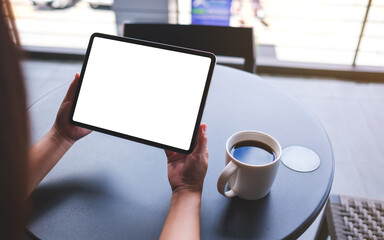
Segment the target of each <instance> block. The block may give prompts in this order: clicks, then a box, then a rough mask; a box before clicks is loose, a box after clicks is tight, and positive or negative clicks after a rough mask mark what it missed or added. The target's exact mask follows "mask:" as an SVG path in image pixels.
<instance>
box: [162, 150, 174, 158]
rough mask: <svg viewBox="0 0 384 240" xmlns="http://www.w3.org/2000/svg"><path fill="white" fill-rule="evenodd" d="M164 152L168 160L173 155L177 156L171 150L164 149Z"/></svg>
mask: <svg viewBox="0 0 384 240" xmlns="http://www.w3.org/2000/svg"><path fill="white" fill-rule="evenodd" d="M164 152H165V155H166V156H167V158H169V157H171V156H172V155H173V154H175V152H172V151H169V150H166V149H164Z"/></svg>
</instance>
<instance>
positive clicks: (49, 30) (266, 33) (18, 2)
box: [11, 0, 384, 67]
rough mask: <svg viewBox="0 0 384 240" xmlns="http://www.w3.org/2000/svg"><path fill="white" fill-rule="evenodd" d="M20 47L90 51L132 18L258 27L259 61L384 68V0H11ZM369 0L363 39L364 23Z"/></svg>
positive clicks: (149, 20) (116, 32) (255, 30)
mask: <svg viewBox="0 0 384 240" xmlns="http://www.w3.org/2000/svg"><path fill="white" fill-rule="evenodd" d="M11 3H12V5H13V9H14V13H15V17H16V25H17V27H18V29H19V32H20V39H21V44H22V45H23V46H30V47H56V48H72V49H85V48H86V46H87V42H88V39H89V36H90V34H91V33H93V32H103V33H109V34H118V33H120V28H121V24H122V23H123V22H124V21H127V22H162V23H179V24H191V23H194V24H212V25H230V26H234V27H237V26H250V27H254V33H255V41H256V44H257V46H258V50H259V51H258V64H259V65H265V64H267V65H268V64H269V63H270V64H272V65H273V64H275V60H278V61H282V62H299V63H317V64H338V65H353V64H355V65H357V66H379V67H382V66H384V44H383V40H384V0H373V1H363V0H337V1H335V0H290V1H285V0H232V1H231V0H192V1H191V0H157V1H151V0H127V1H124V0H11ZM368 4H369V5H370V8H369V14H368V15H367V19H366V24H365V28H364V32H363V35H362V37H361V43H360V46H359V49H358V50H357V46H358V42H359V37H360V34H361V32H362V28H363V23H364V20H365V15H366V11H367V5H368Z"/></svg>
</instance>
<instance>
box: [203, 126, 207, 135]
mask: <svg viewBox="0 0 384 240" xmlns="http://www.w3.org/2000/svg"><path fill="white" fill-rule="evenodd" d="M202 128H203V133H206V132H207V125H205V124H204V125H203V127H202Z"/></svg>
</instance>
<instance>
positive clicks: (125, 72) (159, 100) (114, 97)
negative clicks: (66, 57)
mask: <svg viewBox="0 0 384 240" xmlns="http://www.w3.org/2000/svg"><path fill="white" fill-rule="evenodd" d="M210 63H211V59H210V58H209V57H203V56H196V55H192V54H187V53H181V52H175V51H170V50H164V49H159V48H155V47H148V46H143V45H138V44H133V43H127V42H121V41H114V40H108V39H104V38H100V37H95V38H94V40H93V44H92V49H91V52H90V55H89V58H88V63H87V66H86V70H85V73H84V75H83V80H82V85H81V88H80V93H79V96H78V100H77V104H76V109H75V111H74V115H73V120H74V121H76V122H81V123H84V124H88V125H92V126H95V127H99V128H103V129H106V130H110V131H114V132H119V133H123V134H126V135H129V136H133V137H137V138H141V139H145V140H149V141H153V142H157V143H160V144H164V145H169V146H172V147H175V148H179V149H183V150H188V149H189V148H190V144H191V140H192V136H193V131H194V127H195V124H196V120H197V116H198V112H199V107H200V103H201V99H202V96H203V92H204V87H205V84H206V80H207V75H208V71H209V67H210Z"/></svg>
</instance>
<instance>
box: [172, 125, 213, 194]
mask: <svg viewBox="0 0 384 240" xmlns="http://www.w3.org/2000/svg"><path fill="white" fill-rule="evenodd" d="M165 154H166V155H167V158H168V180H169V183H170V185H171V188H172V192H173V193H177V192H179V191H192V192H200V193H201V192H202V190H203V183H204V178H205V174H206V172H207V168H208V150H207V125H206V124H201V125H200V129H199V135H198V138H197V144H196V146H195V149H194V150H193V152H192V153H191V154H189V155H184V154H180V153H175V152H171V151H167V150H165Z"/></svg>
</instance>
